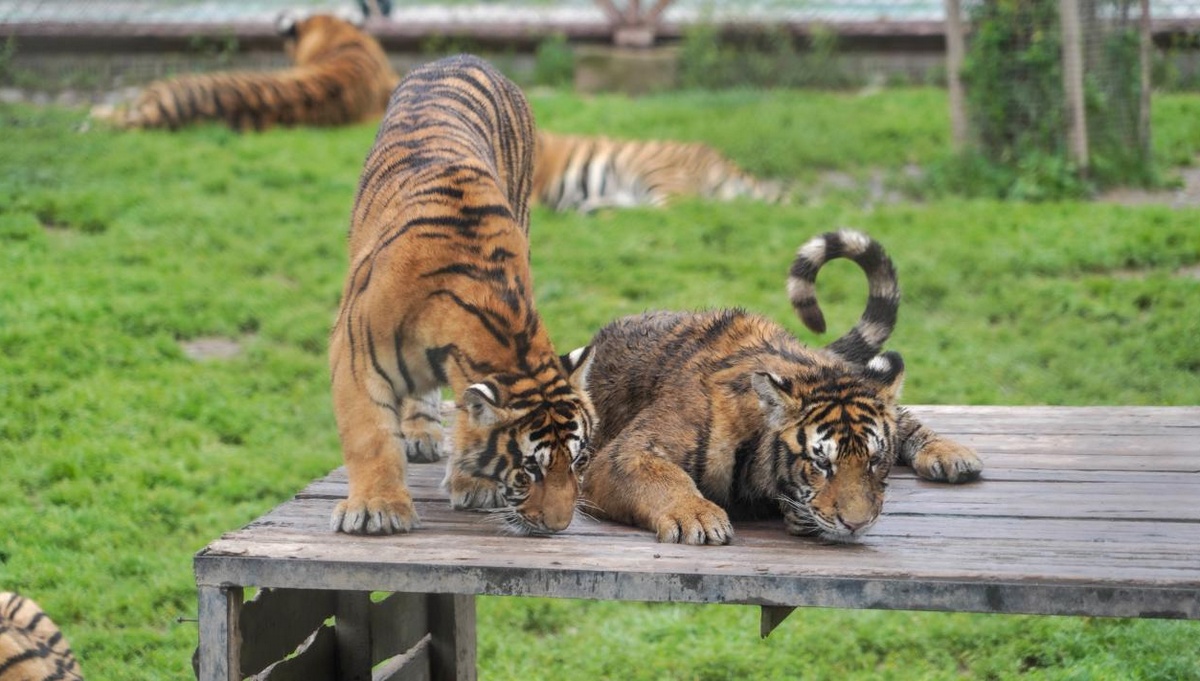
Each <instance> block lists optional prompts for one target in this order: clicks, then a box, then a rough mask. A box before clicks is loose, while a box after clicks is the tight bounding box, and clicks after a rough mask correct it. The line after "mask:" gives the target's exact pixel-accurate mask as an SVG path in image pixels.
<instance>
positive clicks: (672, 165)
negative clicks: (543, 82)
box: [533, 130, 787, 213]
mask: <svg viewBox="0 0 1200 681" xmlns="http://www.w3.org/2000/svg"><path fill="white" fill-rule="evenodd" d="M533 195H534V198H535V200H537V201H538V202H540V203H542V204H543V205H545V206H548V207H549V208H551V209H553V210H556V211H559V212H566V211H572V210H576V211H580V212H585V213H586V212H591V211H595V210H598V209H601V208H623V207H631V206H663V205H666V204H667V203H668V202H669V201H670V200H671V199H672V198H675V197H681V196H698V197H701V198H705V199H714V200H718V201H729V200H732V199H736V198H742V197H745V198H752V199H759V200H763V201H770V202H780V201H784V200H785V199H786V198H787V197H786V193H785V191H784V188H783V187H782V185H780V184H779V183H777V182H770V181H765V180H759V179H756V178H754V177H751V176H750V175H748V174H747V173H745V172H744V171H742V170H741V169H740V168H738V166H737V165H736V164H735V163H733V162H732V161H730V160H729V159H727V158H725V157H724V156H722V155H721V154H720V152H718V151H717V150H715V149H713V148H712V147H710V146H708V145H706V144H701V143H698V142H674V141H634V140H614V139H610V138H607V137H586V136H576V135H560V134H557V133H552V132H546V131H544V130H542V131H539V132H538V145H537V158H536V162H535V169H534V174H533Z"/></svg>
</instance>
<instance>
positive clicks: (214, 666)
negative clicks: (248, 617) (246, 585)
mask: <svg viewBox="0 0 1200 681" xmlns="http://www.w3.org/2000/svg"><path fill="white" fill-rule="evenodd" d="M197 596H198V603H197V606H198V610H197V611H198V613H199V615H198V619H199V623H198V624H199V629H200V645H199V647H198V648H197V650H198V652H199V655H198V657H199V659H198V660H197V662H198V665H197V666H198V677H199V681H242V665H241V659H242V632H241V617H242V599H243V595H242V588H241V587H240V586H231V587H219V586H201V587H199V589H198V594H197Z"/></svg>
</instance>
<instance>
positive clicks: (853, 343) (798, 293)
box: [787, 229, 900, 365]
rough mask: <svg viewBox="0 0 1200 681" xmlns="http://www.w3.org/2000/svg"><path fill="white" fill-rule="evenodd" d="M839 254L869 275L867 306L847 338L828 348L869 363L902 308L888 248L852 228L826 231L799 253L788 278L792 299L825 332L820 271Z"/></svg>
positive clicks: (813, 325)
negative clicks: (818, 283)
mask: <svg viewBox="0 0 1200 681" xmlns="http://www.w3.org/2000/svg"><path fill="white" fill-rule="evenodd" d="M837 258H846V259H848V260H853V261H854V262H855V263H857V264H858V266H859V267H861V268H862V269H863V272H864V273H866V275H867V308H866V310H864V311H863V314H862V316H861V317H859V319H858V322H857V323H856V324H855V325H854V327H853V328H851V329H850V331H848V332H847V333H846V334H845V335H844V336H842V337H841V338H838V339H837V340H835V341H833V342H832V343H830V344H829V345H827V346H825V348H826V349H827V350H829V351H830V352H833V353H834V354H836V355H838V356H839V357H842V358H843V359H846V360H848V361H850V362H854V363H856V364H863V365H865V364H866V363H867V362H869V361H870V360H871V358H873V357H875V356H876V355H878V354H879V351H880V350H881V349H882V348H883V344H884V343H885V342H887V339H888V337H889V336H891V335H892V330H893V329H895V328H896V311H897V310H898V309H899V307H900V285H899V282H898V281H897V279H896V268H895V267H894V266H893V265H892V260H891V258H889V257H888V254H887V252H886V251H884V250H883V246H881V245H879V242H877V241H875V240H874V239H872V238H871V237H869V236H867V235H866V234H863V233H862V232H858V231H855V230H851V229H841V230H838V231H836V232H827V233H825V234H822V235H820V236H817V237H814V238H812V239H809V240H808V241H807V242H805V243H804V245H802V246H801V247H800V248H799V249H798V250H797V251H796V259H795V260H794V261H793V262H792V269H791V272H790V273H789V276H788V286H787V288H788V298H789V299H791V301H792V307H793V308H794V309H795V310H796V315H797V316H799V317H800V321H802V322H804V325H805V326H807V327H808V328H810V329H812V330H813V331H815V332H817V333H824V332H825V315H824V314H822V312H821V306H820V305H819V304H818V303H817V294H816V281H817V272H818V271H820V269H821V267H822V266H823V265H824V264H825V263H827V262H829V261H830V260H835V259H837Z"/></svg>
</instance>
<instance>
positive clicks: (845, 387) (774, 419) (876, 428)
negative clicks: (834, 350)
mask: <svg viewBox="0 0 1200 681" xmlns="http://www.w3.org/2000/svg"><path fill="white" fill-rule="evenodd" d="M903 382H904V363H903V360H902V359H901V357H900V355H899V354H897V353H895V352H887V353H884V354H882V355H879V356H877V357H875V358H874V359H872V360H871V361H870V362H869V363H867V365H866V366H865V367H860V366H853V365H852V367H851V368H850V369H849V370H841V369H839V370H836V371H834V372H831V373H830V374H829V375H828V376H823V377H821V378H819V379H818V380H816V381H813V380H812V379H811V377H807V376H805V377H798V378H790V379H789V378H782V377H780V376H778V375H776V374H772V373H766V372H759V373H756V374H754V375H753V376H752V377H751V384H752V385H753V387H754V390H755V392H756V393H757V394H758V399H759V403H760V405H761V406H762V408H763V410H764V415H765V421H766V424H767V426H766V430H767V432H766V434H765V436H764V447H765V448H769V449H768V450H767V451H768V454H767V456H768V458H767V460H768V461H770V462H772V463H771V465H773V466H774V471H773V475H774V482H775V485H776V489H775V493H776V495H777V499H778V501H779V505H780V510H781V511H782V512H783V518H784V522H785V523H786V525H787V529H788V532H790V533H792V534H806V535H807V534H819V535H821V536H823V537H825V538H827V539H833V540H838V541H850V540H854V539H857V538H858V537H860V536H862V535H863V534H864V533H865V532H866V531H867V529H868V528H870V527H871V526H872V525H874V524H875V521H876V520H878V519H879V514H880V512H881V511H882V510H883V495H884V489H885V487H886V486H887V481H886V479H887V475H888V472H889V471H890V470H891V467H892V463H893V462H894V461H895V460H896V419H897V409H896V400H897V399H898V398H899V393H900V389H901V387H902V385H903Z"/></svg>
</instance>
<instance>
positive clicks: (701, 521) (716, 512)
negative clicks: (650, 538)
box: [655, 498, 733, 546]
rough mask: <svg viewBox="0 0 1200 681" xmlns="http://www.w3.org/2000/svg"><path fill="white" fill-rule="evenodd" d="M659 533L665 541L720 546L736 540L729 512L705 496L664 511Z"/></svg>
mask: <svg viewBox="0 0 1200 681" xmlns="http://www.w3.org/2000/svg"><path fill="white" fill-rule="evenodd" d="M655 533H656V534H657V536H658V541H660V542H662V543H664V544H692V545H702V544H709V545H713V546H720V545H722V544H728V543H729V542H731V541H733V525H732V524H730V522H729V515H728V514H727V513H725V511H724V510H722V509H721V507H719V506H717V505H716V504H714V503H712V502H711V501H708V500H707V499H702V498H698V499H695V500H689V502H688V503H686V504H679V505H677V506H676V507H674V508H672V509H670V510H669V511H668V512H667V513H665V514H663V517H661V518H660V519H659V520H658V522H657V523H656V526H655Z"/></svg>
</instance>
